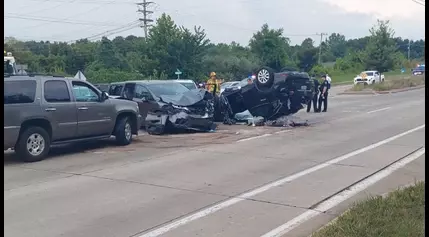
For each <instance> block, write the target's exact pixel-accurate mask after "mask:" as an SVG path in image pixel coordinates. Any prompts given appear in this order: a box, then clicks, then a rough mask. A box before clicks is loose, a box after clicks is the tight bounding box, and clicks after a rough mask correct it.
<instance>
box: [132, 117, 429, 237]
mask: <svg viewBox="0 0 429 237" xmlns="http://www.w3.org/2000/svg"><path fill="white" fill-rule="evenodd" d="M423 128H425V124H423V125H421V126H419V127H416V128H413V129H410V130H408V131H405V132H403V133H400V134H397V135H395V136H392V137H389V138H387V139H384V140H382V141H379V142H377V143H374V144H371V145H368V146H366V147H363V148H360V149H358V150H355V151H352V152H350V153H347V154H345V155H342V156H339V157H336V158H334V159H331V160H329V161H326V162H324V163H321V164H318V165H315V166H313V167H311V168H308V169H305V170H302V171H300V172H298V173H295V174H293V175H290V176H286V177H283V178H281V179H278V180H276V181H273V182H270V183H267V184H265V185H262V186H260V187H258V188H255V189H253V190H250V191H248V192H245V193H243V194H240V195H238V196H235V197H232V198H229V199H226V200H224V201H221V202H220V203H217V204H215V205H210V206H208V207H206V208H203V209H201V210H200V211H198V212H195V213H193V214H190V215H186V216H184V217H180V218H178V219H175V220H172V221H171V222H169V223H168V224H165V225H160V227H159V226H157V227H155V228H154V229H149V232H147V233H144V232H146V231H148V230H145V231H142V232H140V233H144V234H139V233H138V234H136V235H134V236H135V237H156V236H160V235H162V234H165V233H167V232H169V231H171V230H174V229H176V228H178V227H180V226H183V225H186V224H188V223H190V222H192V221H195V220H198V219H200V218H202V217H205V216H208V215H211V214H213V213H215V212H217V211H219V210H222V209H224V208H227V207H229V206H232V205H234V204H237V203H239V202H241V201H244V200H247V199H250V198H252V197H253V196H256V195H258V194H260V193H263V192H266V191H268V190H270V189H272V188H274V187H278V186H280V185H282V184H284V183H287V182H291V181H293V180H296V179H298V178H300V177H303V176H306V175H308V174H311V173H313V172H316V171H318V170H320V169H323V168H325V167H328V166H330V165H334V164H337V163H339V162H341V161H344V160H346V159H349V158H351V157H354V156H356V155H359V154H361V153H364V152H367V151H369V150H372V149H374V148H377V147H379V146H382V145H384V144H387V143H389V142H392V141H394V140H396V139H398V138H400V137H403V136H405V135H408V134H410V133H413V132H415V131H418V130H421V129H423ZM341 197H342V196H341ZM330 205H332V204H330ZM319 209H320V208H319ZM313 212H315V211H314V210H311V213H313ZM307 215H309V214H307ZM311 215H314V214H311ZM301 218H302V217H301ZM306 218H307V217H306ZM286 227H287V226H286Z"/></svg>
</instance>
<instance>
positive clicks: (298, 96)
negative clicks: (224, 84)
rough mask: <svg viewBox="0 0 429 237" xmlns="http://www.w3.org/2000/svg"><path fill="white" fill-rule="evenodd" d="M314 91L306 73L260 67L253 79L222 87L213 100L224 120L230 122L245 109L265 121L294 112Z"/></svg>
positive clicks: (274, 119) (304, 104)
mask: <svg viewBox="0 0 429 237" xmlns="http://www.w3.org/2000/svg"><path fill="white" fill-rule="evenodd" d="M313 94H314V83H313V80H311V78H310V76H309V75H308V73H305V72H299V71H297V70H291V69H284V70H281V71H280V72H278V73H276V72H274V70H272V69H270V68H268V67H263V68H261V69H260V70H258V71H257V73H256V79H255V80H254V81H253V83H249V84H244V85H242V86H241V87H240V88H232V89H230V90H225V91H224V92H223V93H222V94H221V95H220V96H219V98H218V100H217V101H216V107H217V108H218V109H219V111H220V113H218V114H217V115H218V116H219V114H221V115H220V116H222V120H223V122H224V123H228V124H232V123H234V115H235V114H237V113H242V112H244V111H246V110H248V111H249V112H250V113H251V114H252V115H253V116H254V117H263V118H264V121H265V122H268V121H276V120H278V119H279V118H281V117H284V116H288V115H291V114H295V113H297V112H298V111H299V110H301V109H302V108H304V106H306V105H307V103H308V101H309V100H311V98H312V97H313Z"/></svg>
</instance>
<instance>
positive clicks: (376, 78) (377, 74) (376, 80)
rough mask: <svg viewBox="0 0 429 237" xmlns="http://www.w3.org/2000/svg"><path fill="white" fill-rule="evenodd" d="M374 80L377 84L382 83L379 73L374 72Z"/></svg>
mask: <svg viewBox="0 0 429 237" xmlns="http://www.w3.org/2000/svg"><path fill="white" fill-rule="evenodd" d="M374 79H375V82H376V83H379V82H380V81H381V78H380V73H379V72H374Z"/></svg>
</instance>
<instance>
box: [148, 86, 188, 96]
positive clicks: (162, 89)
mask: <svg viewBox="0 0 429 237" xmlns="http://www.w3.org/2000/svg"><path fill="white" fill-rule="evenodd" d="M146 86H147V88H148V89H149V90H150V91H152V93H153V94H155V95H156V96H157V97H160V96H162V95H178V94H182V93H184V92H187V91H189V89H188V88H186V87H185V86H184V85H182V84H180V83H174V82H172V83H159V84H147V85H146Z"/></svg>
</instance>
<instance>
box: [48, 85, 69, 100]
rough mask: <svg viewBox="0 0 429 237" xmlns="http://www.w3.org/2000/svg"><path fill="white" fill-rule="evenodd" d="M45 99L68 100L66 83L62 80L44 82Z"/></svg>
mask: <svg viewBox="0 0 429 237" xmlns="http://www.w3.org/2000/svg"><path fill="white" fill-rule="evenodd" d="M44 92H45V93H44V94H45V100H46V101H47V102H51V103H55V102H69V101H70V94H69V90H68V87H67V84H66V83H65V82H64V81H46V82H45V89H44Z"/></svg>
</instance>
